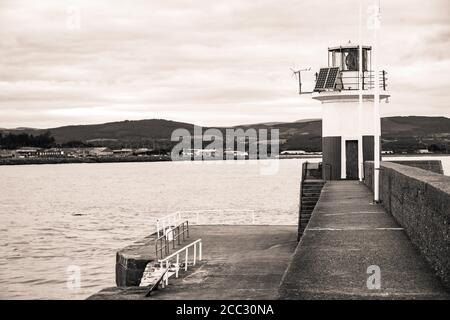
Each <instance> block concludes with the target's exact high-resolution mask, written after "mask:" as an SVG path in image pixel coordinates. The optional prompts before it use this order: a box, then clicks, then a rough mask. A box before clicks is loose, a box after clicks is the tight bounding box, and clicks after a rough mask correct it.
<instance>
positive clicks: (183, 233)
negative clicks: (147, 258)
mask: <svg viewBox="0 0 450 320" xmlns="http://www.w3.org/2000/svg"><path fill="white" fill-rule="evenodd" d="M186 238H189V221H188V220H186V221H183V222H181V223H180V224H179V225H177V226H176V227H174V228H172V227H170V226H169V227H167V228H166V229H165V230H164V231H163V235H162V236H159V237H158V238H157V239H156V240H155V253H156V258H158V257H161V258H163V257H164V255H167V254H169V253H170V243H172V248H173V249H175V242H177V243H178V244H179V245H180V244H181V240H182V241H184V240H186ZM158 244H159V248H158Z"/></svg>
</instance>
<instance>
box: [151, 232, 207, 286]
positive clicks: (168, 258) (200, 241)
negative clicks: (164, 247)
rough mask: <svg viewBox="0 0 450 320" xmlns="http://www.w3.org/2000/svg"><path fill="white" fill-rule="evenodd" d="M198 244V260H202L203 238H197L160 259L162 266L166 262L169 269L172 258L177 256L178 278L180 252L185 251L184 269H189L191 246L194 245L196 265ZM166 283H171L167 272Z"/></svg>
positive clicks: (176, 273) (176, 275) (194, 261)
mask: <svg viewBox="0 0 450 320" xmlns="http://www.w3.org/2000/svg"><path fill="white" fill-rule="evenodd" d="M197 244H198V261H201V260H202V239H197V240H195V241H194V242H192V243H190V244H188V245H187V246H185V247H183V248H181V249H180V250H178V251H176V252H174V253H172V254H171V255H170V256H167V257H165V258H164V259H160V260H159V263H160V267H161V268H163V266H164V264H165V268H166V269H167V270H168V269H169V267H170V259H172V258H173V257H176V263H175V277H176V278H178V271H179V270H180V254H181V253H182V252H183V251H185V252H186V253H185V260H184V271H187V269H188V262H189V248H190V247H194V257H193V264H192V265H194V266H195V263H196V260H197ZM164 280H165V285H166V286H167V285H168V284H169V275H168V273H166V276H165V279H164Z"/></svg>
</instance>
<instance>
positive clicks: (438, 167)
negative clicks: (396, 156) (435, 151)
mask: <svg viewBox="0 0 450 320" xmlns="http://www.w3.org/2000/svg"><path fill="white" fill-rule="evenodd" d="M388 159H389V158H388ZM387 161H389V160H387ZM389 162H392V163H398V164H402V165H405V166H408V167H415V168H419V169H423V170H427V171H431V172H434V173H439V174H444V168H443V167H442V161H441V160H393V161H389Z"/></svg>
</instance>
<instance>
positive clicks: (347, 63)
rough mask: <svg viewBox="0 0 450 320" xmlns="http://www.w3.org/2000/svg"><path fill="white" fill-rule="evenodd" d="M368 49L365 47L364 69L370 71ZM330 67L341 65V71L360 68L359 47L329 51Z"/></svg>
mask: <svg viewBox="0 0 450 320" xmlns="http://www.w3.org/2000/svg"><path fill="white" fill-rule="evenodd" d="M368 51H369V50H368V49H365V48H363V52H362V53H363V71H368V60H369V57H368ZM328 61H329V63H328V65H329V67H339V69H340V70H341V71H358V70H359V50H358V48H341V49H335V50H330V51H329V52H328Z"/></svg>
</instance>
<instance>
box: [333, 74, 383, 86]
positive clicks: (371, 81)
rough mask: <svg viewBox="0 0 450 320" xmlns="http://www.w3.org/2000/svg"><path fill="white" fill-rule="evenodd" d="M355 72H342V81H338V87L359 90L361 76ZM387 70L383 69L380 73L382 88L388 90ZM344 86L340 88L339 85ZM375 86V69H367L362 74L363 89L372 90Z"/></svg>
mask: <svg viewBox="0 0 450 320" xmlns="http://www.w3.org/2000/svg"><path fill="white" fill-rule="evenodd" d="M354 74H355V73H352V74H347V72H341V76H340V77H339V79H340V80H341V83H339V82H337V85H336V89H338V90H339V89H340V90H359V82H360V81H361V79H360V77H359V76H358V75H357V74H356V75H354ZM387 80H388V78H387V72H386V71H385V70H381V71H380V73H379V81H380V84H379V86H380V89H382V90H384V91H385V90H386V88H387ZM340 86H341V87H342V88H339V87H340ZM374 87H375V74H374V71H365V72H363V74H362V89H363V90H372V89H374Z"/></svg>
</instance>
